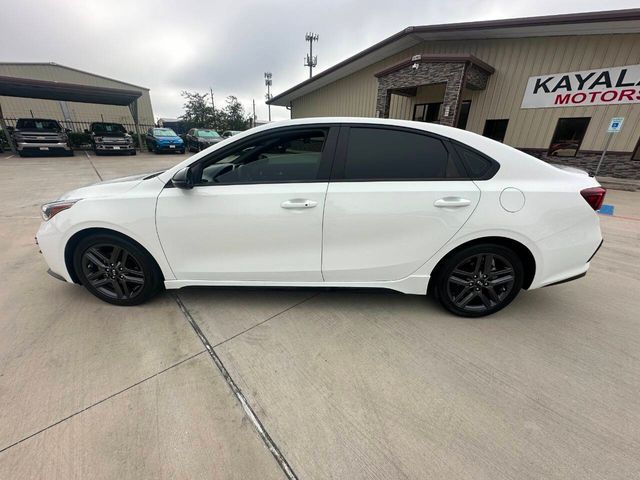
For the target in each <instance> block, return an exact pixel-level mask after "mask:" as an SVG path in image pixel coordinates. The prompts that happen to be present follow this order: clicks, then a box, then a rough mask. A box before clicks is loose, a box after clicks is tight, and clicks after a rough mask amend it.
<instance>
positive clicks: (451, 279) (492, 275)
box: [436, 245, 523, 317]
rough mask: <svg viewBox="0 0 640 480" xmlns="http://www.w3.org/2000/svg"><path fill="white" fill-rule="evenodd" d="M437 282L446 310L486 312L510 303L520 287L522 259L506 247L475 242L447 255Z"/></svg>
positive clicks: (466, 313) (467, 313) (472, 314)
mask: <svg viewBox="0 0 640 480" xmlns="http://www.w3.org/2000/svg"><path fill="white" fill-rule="evenodd" d="M436 282H437V283H436V289H437V295H438V298H439V300H440V302H441V303H442V304H443V305H444V306H445V308H447V309H448V310H449V311H451V312H453V313H456V314H457V315H462V316H468V317H480V316H484V315H489V314H491V313H494V312H497V311H498V310H500V309H502V308H504V307H506V306H507V305H508V304H509V303H511V301H512V300H513V299H514V298H515V297H516V295H517V294H518V292H519V291H520V289H521V288H522V282H523V267H522V262H521V261H520V259H519V258H518V257H517V255H516V254H515V253H514V252H513V251H511V250H510V249H508V248H505V247H502V246H499V245H477V246H474V247H470V248H468V249H465V250H462V251H460V252H457V253H456V254H455V255H453V256H452V257H451V258H450V259H448V260H447V261H446V262H445V264H444V266H443V268H442V269H441V270H440V275H439V277H438V278H437V279H436Z"/></svg>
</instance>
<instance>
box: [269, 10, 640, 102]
mask: <svg viewBox="0 0 640 480" xmlns="http://www.w3.org/2000/svg"><path fill="white" fill-rule="evenodd" d="M638 32H640V8H634V9H628V10H610V11H603V12H587V13H572V14H566V15H547V16H542V17H526V18H510V19H505V20H490V21H481V22H465V23H446V24H440V25H423V26H415V27H407V28H405V29H404V30H402V31H400V32H398V33H396V34H395V35H391V36H390V37H388V38H385V39H384V40H382V41H381V42H378V43H376V44H375V45H373V46H371V47H369V48H367V49H365V50H363V51H361V52H359V53H357V54H355V55H353V56H352V57H349V58H347V59H346V60H343V61H342V62H340V63H337V64H336V65H334V66H333V67H329V68H328V69H326V70H324V71H323V72H320V73H318V74H317V75H315V76H314V77H312V78H310V79H308V80H305V81H304V82H302V83H299V84H298V85H296V86H294V87H291V88H290V89H288V90H286V91H284V92H283V93H281V94H279V95H276V96H275V97H273V98H272V99H271V100H270V101H268V102H267V103H269V104H271V105H281V106H288V105H289V102H291V101H292V100H294V99H296V98H298V97H301V96H302V95H306V94H308V93H310V92H313V91H314V90H317V89H319V88H321V87H324V86H325V85H328V84H330V83H333V82H335V81H336V80H339V79H340V78H343V77H346V76H348V75H351V74H352V73H355V72H357V71H358V70H362V69H363V68H365V67H367V66H369V65H371V64H373V63H376V62H379V61H381V60H384V59H385V58H387V57H390V56H391V55H394V54H396V53H399V52H402V51H403V50H406V49H408V48H411V47H413V46H414V45H417V44H419V43H423V42H425V41H438V40H467V39H486V38H523V37H550V36H559V35H604V34H614V33H638Z"/></svg>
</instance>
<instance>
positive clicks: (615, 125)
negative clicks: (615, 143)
mask: <svg viewBox="0 0 640 480" xmlns="http://www.w3.org/2000/svg"><path fill="white" fill-rule="evenodd" d="M622 122H624V117H613V118H612V119H611V122H610V123H609V128H608V129H607V132H609V133H618V132H619V131H620V130H622Z"/></svg>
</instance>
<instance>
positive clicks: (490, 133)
mask: <svg viewBox="0 0 640 480" xmlns="http://www.w3.org/2000/svg"><path fill="white" fill-rule="evenodd" d="M508 124H509V119H508V118H503V119H500V120H487V121H486V122H484V130H483V131H482V135H483V136H485V137H487V138H490V139H492V140H495V141H497V142H504V137H505V135H506V133H507V125H508Z"/></svg>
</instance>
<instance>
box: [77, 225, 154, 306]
mask: <svg viewBox="0 0 640 480" xmlns="http://www.w3.org/2000/svg"><path fill="white" fill-rule="evenodd" d="M74 266H75V270H76V273H77V275H78V277H79V279H80V281H81V282H82V284H83V285H84V286H85V287H86V288H87V290H89V291H90V292H91V293H93V294H94V295H95V296H97V297H98V298H100V299H101V300H104V301H106V302H109V303H113V304H116V305H137V304H139V303H142V302H144V301H145V300H147V299H148V298H151V297H152V296H153V295H154V294H155V293H156V292H157V291H158V290H160V288H161V286H162V274H161V273H160V271H159V269H158V267H157V265H156V263H155V261H154V260H153V259H152V258H151V256H150V255H149V254H148V253H147V252H146V251H144V250H143V249H142V248H140V247H139V246H138V245H136V244H135V243H133V242H131V241H129V240H127V239H126V238H123V237H119V236H117V235H111V234H104V235H96V236H93V237H88V238H85V239H84V240H82V241H81V242H80V243H79V244H78V246H77V247H76V250H75V254H74Z"/></svg>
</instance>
